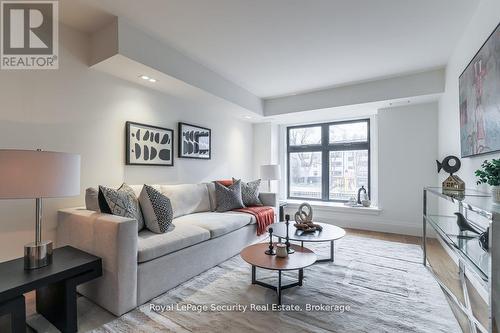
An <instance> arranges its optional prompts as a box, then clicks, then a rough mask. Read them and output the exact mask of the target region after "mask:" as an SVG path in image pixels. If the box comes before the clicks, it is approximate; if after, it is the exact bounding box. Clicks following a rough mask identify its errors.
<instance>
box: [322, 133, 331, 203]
mask: <svg viewBox="0 0 500 333" xmlns="http://www.w3.org/2000/svg"><path fill="white" fill-rule="evenodd" d="M328 131H329V127H328V124H323V125H321V147H322V152H321V199H322V200H323V201H328V200H330V194H329V192H330V185H329V183H330V181H329V180H330V171H329V165H330V162H329V156H328V145H329V140H330V138H329V133H328Z"/></svg>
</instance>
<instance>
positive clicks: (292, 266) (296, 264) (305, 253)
mask: <svg viewBox="0 0 500 333" xmlns="http://www.w3.org/2000/svg"><path fill="white" fill-rule="evenodd" d="M274 246H275V248H276V243H275V244H274ZM290 247H291V248H293V249H294V250H295V253H293V254H289V255H288V257H287V258H280V257H277V256H276V255H267V254H265V253H264V252H265V251H266V250H267V249H269V243H259V244H254V245H250V246H247V247H246V248H244V249H243V251H241V253H240V256H241V258H243V260H245V261H246V262H247V263H249V264H250V265H252V284H257V285H259V286H262V287H265V288H269V289H272V290H274V291H276V293H277V294H278V304H280V305H281V291H282V290H284V289H288V288H292V287H296V286H302V280H303V279H304V268H306V267H308V266H311V265H312V264H314V263H315V262H316V254H314V252H313V251H311V250H309V249H308V248H306V247H303V246H299V245H294V244H291V245H290ZM256 267H259V268H263V269H268V270H273V271H278V286H273V285H270V284H267V283H264V282H262V281H258V280H257V278H256ZM293 270H298V271H299V280H298V282H294V283H291V284H288V285H285V286H282V285H281V272H282V271H293Z"/></svg>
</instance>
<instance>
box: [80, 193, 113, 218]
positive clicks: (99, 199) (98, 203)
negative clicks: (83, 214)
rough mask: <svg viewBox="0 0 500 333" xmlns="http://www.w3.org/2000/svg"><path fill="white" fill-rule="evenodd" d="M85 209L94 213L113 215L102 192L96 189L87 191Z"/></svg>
mask: <svg viewBox="0 0 500 333" xmlns="http://www.w3.org/2000/svg"><path fill="white" fill-rule="evenodd" d="M85 208H86V209H87V210H92V211H94V212H99V213H105V214H112V213H111V209H109V206H108V203H107V202H106V199H105V198H104V195H103V194H102V191H101V190H99V189H96V188H95V187H89V188H88V189H86V190H85Z"/></svg>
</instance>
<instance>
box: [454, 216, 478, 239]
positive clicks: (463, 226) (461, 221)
mask: <svg viewBox="0 0 500 333" xmlns="http://www.w3.org/2000/svg"><path fill="white" fill-rule="evenodd" d="M454 214H455V215H456V216H457V225H458V228H459V229H460V231H462V232H464V231H470V232H473V233H475V234H479V233H480V232H479V231H477V230H476V228H474V227H473V226H471V225H470V223H469V221H467V219H466V218H465V216H463V214H462V213H458V212H457V213H454Z"/></svg>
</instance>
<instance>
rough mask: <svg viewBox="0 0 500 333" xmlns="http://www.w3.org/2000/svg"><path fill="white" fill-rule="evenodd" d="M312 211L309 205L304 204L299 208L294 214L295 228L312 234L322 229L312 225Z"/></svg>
mask: <svg viewBox="0 0 500 333" xmlns="http://www.w3.org/2000/svg"><path fill="white" fill-rule="evenodd" d="M312 220H313V210H312V207H311V205H309V204H308V203H306V202H304V203H302V204H301V205H300V206H299V210H298V211H297V212H296V213H295V224H294V226H295V228H297V229H299V230H302V231H304V232H314V231H316V230H320V231H321V230H322V229H323V228H322V227H321V226H320V225H318V224H314V223H313V221H312Z"/></svg>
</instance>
